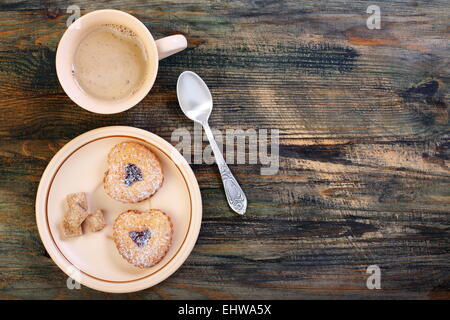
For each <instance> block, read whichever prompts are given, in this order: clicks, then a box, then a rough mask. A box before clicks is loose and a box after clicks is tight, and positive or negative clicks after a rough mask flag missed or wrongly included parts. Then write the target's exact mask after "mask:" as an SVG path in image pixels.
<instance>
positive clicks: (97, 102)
mask: <svg viewBox="0 0 450 320" xmlns="http://www.w3.org/2000/svg"><path fill="white" fill-rule="evenodd" d="M109 32H110V33H109ZM108 41H110V43H109V42H108ZM97 45H98V46H99V47H96V46H97ZM108 46H110V48H108ZM118 46H119V47H118ZM186 47H187V40H186V38H185V37H184V36H183V35H180V34H178V35H173V36H168V37H165V38H162V39H158V40H154V38H153V36H152V35H151V33H150V31H149V30H148V29H147V27H146V26H145V25H144V24H143V23H142V22H141V21H139V20H138V19H137V18H135V17H133V16H132V15H130V14H128V13H125V12H123V11H119V10H111V9H105V10H96V11H92V12H90V13H87V14H85V15H83V16H82V17H80V18H79V19H77V20H75V22H74V23H72V24H71V25H70V26H69V28H68V29H67V30H66V32H65V33H64V35H63V36H62V38H61V40H60V42H59V44H58V49H57V52H56V72H57V75H58V79H59V82H60V84H61V86H62V88H63V89H64V91H65V92H66V94H67V95H68V96H69V97H70V99H72V101H74V102H75V103H76V104H77V105H79V106H80V107H82V108H84V109H86V110H89V111H91V112H95V113H101V114H112V113H118V112H122V111H125V110H128V109H130V108H132V107H133V106H135V105H136V104H138V103H139V102H140V101H141V100H142V99H143V98H144V97H145V96H146V95H147V94H148V93H149V91H150V89H151V88H152V86H153V83H154V82H155V79H156V75H157V72H158V61H159V60H161V59H164V58H166V57H168V56H170V55H173V54H175V53H177V52H179V51H182V50H184V49H185V48H186ZM122 52H123V56H121V54H122ZM91 58H92V60H90V59H91ZM126 59H128V60H126ZM133 59H135V60H136V61H135V60H133ZM108 63H109V64H110V65H109V64H108ZM102 77H103V78H102ZM128 77H129V78H130V79H129V78H128ZM102 79H103V80H102ZM122 85H123V87H122ZM126 86H130V88H127V87H126Z"/></svg>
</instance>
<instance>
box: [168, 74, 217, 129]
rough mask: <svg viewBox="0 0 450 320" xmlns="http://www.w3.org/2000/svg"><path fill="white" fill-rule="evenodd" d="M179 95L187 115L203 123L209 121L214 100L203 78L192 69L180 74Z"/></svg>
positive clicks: (182, 107) (179, 100)
mask: <svg viewBox="0 0 450 320" xmlns="http://www.w3.org/2000/svg"><path fill="white" fill-rule="evenodd" d="M177 96H178V102H179V103H180V107H181V110H182V111H183V113H184V114H185V115H186V117H188V118H189V119H191V120H193V121H196V122H198V123H201V124H204V123H207V122H208V119H209V116H210V114H211V111H212V107H213V100H212V96H211V92H209V88H208V86H207V85H206V83H205V82H204V81H203V80H202V78H200V77H199V76H198V75H197V74H196V73H194V72H192V71H185V72H183V73H182V74H180V76H179V77H178V81H177Z"/></svg>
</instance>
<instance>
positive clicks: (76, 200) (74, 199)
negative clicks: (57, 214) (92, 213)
mask: <svg viewBox="0 0 450 320" xmlns="http://www.w3.org/2000/svg"><path fill="white" fill-rule="evenodd" d="M67 204H68V205H69V209H70V208H72V207H74V206H76V205H79V206H80V207H81V208H82V209H84V210H87V209H88V205H87V199H86V193H84V192H78V193H71V194H68V195H67Z"/></svg>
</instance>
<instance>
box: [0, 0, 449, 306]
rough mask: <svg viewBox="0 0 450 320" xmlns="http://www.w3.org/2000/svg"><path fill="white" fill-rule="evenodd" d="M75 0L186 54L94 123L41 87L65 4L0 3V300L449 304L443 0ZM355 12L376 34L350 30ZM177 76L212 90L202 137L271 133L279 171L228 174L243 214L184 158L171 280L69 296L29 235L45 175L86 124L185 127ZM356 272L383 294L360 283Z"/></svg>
mask: <svg viewBox="0 0 450 320" xmlns="http://www.w3.org/2000/svg"><path fill="white" fill-rule="evenodd" d="M70 4H72V3H70ZM73 4H76V5H78V6H80V8H81V9H82V13H83V14H84V13H87V12H89V11H91V10H95V9H101V8H116V9H122V10H124V11H127V12H129V13H131V14H133V15H135V16H136V17H138V18H139V19H140V20H141V21H142V22H143V23H144V24H145V25H146V26H147V27H148V28H149V29H150V31H151V32H152V34H153V35H154V36H155V38H159V37H163V36H166V35H170V34H175V33H182V34H184V35H185V36H186V37H187V38H188V42H189V48H188V49H187V50H186V51H184V52H182V53H180V54H178V55H176V56H174V57H170V58H167V59H165V60H163V61H161V63H160V68H159V75H158V78H157V81H156V83H155V86H154V88H153V89H152V91H151V93H150V94H149V95H148V96H147V97H146V98H145V99H144V100H143V101H142V102H141V103H139V105H137V106H136V107H134V108H133V109H131V110H129V111H127V112H124V113H121V114H116V115H107V116H105V115H96V114H92V113H89V112H87V111H84V110H83V109H81V108H79V107H77V106H76V105H75V104H74V103H73V102H71V100H70V99H69V98H68V97H67V96H66V95H65V93H64V92H63V90H62V88H61V87H60V85H59V83H58V80H57V78H56V73H55V66H54V60H55V52H56V47H57V43H58V41H59V39H60V37H61V35H62V34H63V32H64V31H65V29H66V19H67V18H68V16H69V14H67V13H66V8H67V6H68V5H69V4H68V3H67V1H30V0H23V1H16V0H6V1H5V0H1V1H0V13H1V17H2V19H1V20H0V102H1V108H2V112H1V113H0V124H1V125H0V298H5V299H23V298H33V299H44V298H48V299H66V298H72V299H90V298H108V299H117V298H124V299H127V298H130V299H133V298H136V299H140V298H146V299H182V298H189V299H197V298H210V299H228V298H236V299H240V298H242V299H248V298H262V299H265V298H274V299H279V298H287V299H301V298H305V299H311V298H331V299H340V298H351V299H357V298H358V299H359V298H364V299H373V298H411V299H428V298H431V299H433V298H434V299H437V298H446V299H448V298H450V241H449V228H450V220H449V214H450V130H449V129H450V126H449V116H448V112H449V110H448V109H449V97H450V93H449V90H448V86H449V80H450V79H449V74H450V73H449V71H450V64H449V61H450V60H449V58H450V54H449V52H450V37H449V34H450V33H449V31H450V25H449V21H450V19H449V12H450V3H449V2H448V1H447V0H430V1H425V0H418V1H404V0H389V1H387V0H386V1H358V0H357V1H344V0H332V1H302V0H287V1H268V0H267V1H265V0H240V1H238V0H236V1H205V0H182V1H161V0H160V1H143V0H133V1H95V2H90V1H86V0H81V1H76V2H74V3H73ZM370 4H377V5H379V6H380V8H381V13H382V20H381V24H382V29H381V30H369V29H367V28H366V19H367V17H368V16H369V15H368V14H366V13H365V12H366V8H367V7H368V6H369V5H370ZM184 70H192V71H195V72H197V73H199V74H200V75H201V76H202V77H203V78H204V80H205V81H206V83H207V84H208V85H209V87H210V89H211V91H212V94H213V97H214V103H215V107H214V112H213V114H212V116H211V121H210V124H211V126H212V127H214V128H217V129H220V130H222V131H225V130H226V129H229V128H242V129H249V128H254V129H279V130H280V170H279V172H278V174H276V175H273V176H261V175H260V167H261V165H259V164H256V165H250V164H246V165H231V166H230V167H231V169H232V170H233V172H234V173H235V175H236V178H237V179H238V180H239V181H240V183H241V184H242V186H243V189H244V191H245V192H246V194H247V197H248V200H249V206H248V211H247V214H246V215H245V216H243V217H241V216H237V215H234V214H232V212H231V210H230V209H229V208H228V206H227V203H226V199H225V196H224V193H223V190H222V186H221V181H220V176H219V173H218V170H217V168H216V167H215V166H209V165H206V164H202V165H193V169H194V171H195V173H196V176H197V178H198V181H199V184H200V188H201V192H202V197H203V203H204V218H203V224H202V229H201V232H200V236H199V239H198V242H197V245H196V247H195V248H194V250H193V252H192V254H191V256H190V257H189V258H188V260H187V261H186V263H185V264H184V265H183V266H182V267H181V268H180V269H179V271H177V272H176V273H175V274H174V275H173V276H172V277H170V278H169V279H167V280H166V281H164V282H163V283H161V284H159V285H157V286H155V287H153V288H151V289H148V290H144V291H141V292H137V293H133V294H123V295H111V294H105V293H101V292H96V291H94V290H90V289H88V288H82V290H68V289H67V288H66V276H65V275H64V274H63V273H62V272H61V271H60V270H59V269H58V267H57V266H56V265H55V264H54V263H53V262H52V260H51V259H50V258H49V256H48V254H47V253H46V251H45V249H44V247H43V245H42V243H41V241H40V239H39V235H38V232H37V228H36V224H35V212H34V199H35V194H36V190H37V186H38V183H39V179H40V176H41V175H42V173H43V170H44V169H45V166H46V165H47V163H48V161H49V160H50V159H51V158H52V156H53V155H54V154H55V152H56V151H57V150H58V149H59V148H60V147H62V146H63V145H64V144H65V143H66V142H68V141H69V140H70V139H73V138H74V137H76V136H77V135H79V134H81V133H83V132H85V131H87V130H90V129H94V128H98V127H102V126H108V125H130V126H135V127H139V128H143V129H147V130H149V131H151V132H154V133H155V134H158V135H160V136H162V137H163V138H165V139H166V140H169V141H170V138H171V134H172V132H173V130H175V129H177V128H183V127H185V128H188V129H192V124H191V123H190V121H189V120H187V119H186V118H185V117H184V116H183V115H182V113H181V111H180V109H179V107H178V104H177V100H176V93H175V84H176V79H177V77H178V75H179V74H180V73H181V72H182V71H184ZM371 264H377V265H379V266H380V267H381V270H382V282H381V284H382V290H368V289H367V288H366V279H367V276H368V275H367V274H366V273H365V271H366V268H367V266H368V265H371Z"/></svg>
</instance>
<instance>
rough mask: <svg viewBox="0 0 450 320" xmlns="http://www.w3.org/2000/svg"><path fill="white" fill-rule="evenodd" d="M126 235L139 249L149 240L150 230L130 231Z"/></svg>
mask: <svg viewBox="0 0 450 320" xmlns="http://www.w3.org/2000/svg"><path fill="white" fill-rule="evenodd" d="M128 235H129V236H130V238H131V239H132V240H133V241H134V243H136V244H137V246H138V247H139V248H142V247H143V246H145V245H146V244H147V242H148V240H149V239H150V236H151V233H150V230H148V229H145V230H143V231H130V232H129V233H128Z"/></svg>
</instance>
